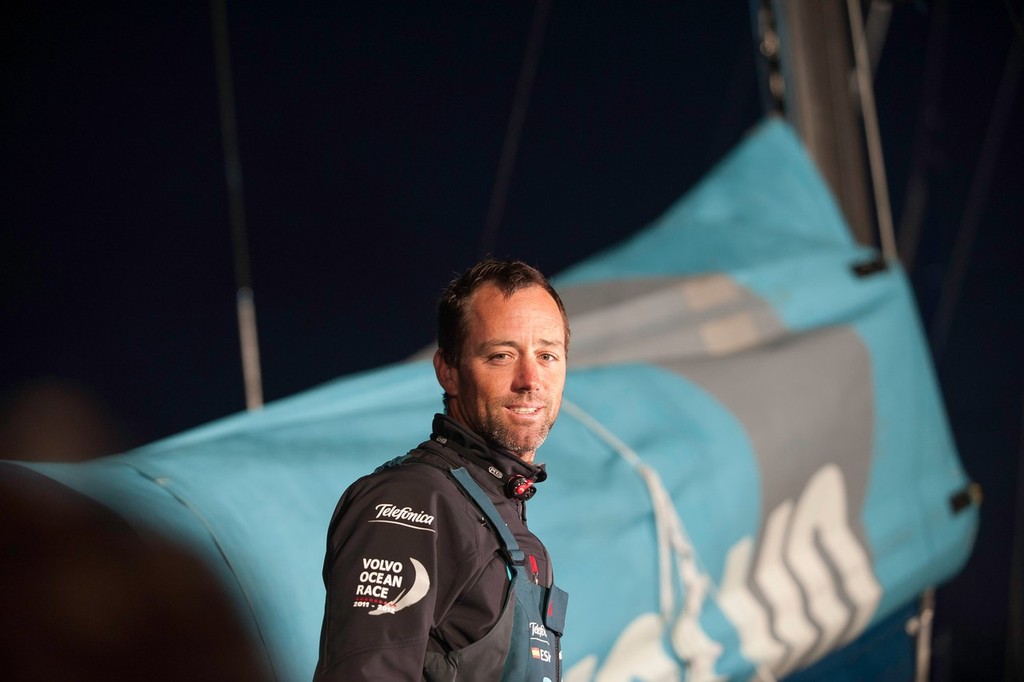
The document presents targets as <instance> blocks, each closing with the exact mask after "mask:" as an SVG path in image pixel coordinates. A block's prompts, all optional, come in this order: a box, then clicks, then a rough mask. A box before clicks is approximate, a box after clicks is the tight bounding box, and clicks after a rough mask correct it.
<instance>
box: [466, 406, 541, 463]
mask: <svg viewBox="0 0 1024 682" xmlns="http://www.w3.org/2000/svg"><path fill="white" fill-rule="evenodd" d="M494 407H495V408H496V410H492V411H488V413H487V414H486V415H485V417H484V423H483V424H482V427H483V428H482V429H481V434H480V435H482V436H484V438H486V439H487V440H489V441H490V442H492V443H494V444H495V445H497V446H499V447H501V448H504V449H505V450H508V451H509V452H512V453H515V454H516V455H518V456H522V455H523V454H524V453H527V452H534V451H535V450H536V449H537V448H539V447H540V446H541V445H543V444H544V441H545V440H547V437H548V433H549V432H550V431H551V427H552V426H553V425H554V423H555V416H556V414H546V416H547V419H546V420H545V421H544V422H542V423H541V425H540V428H539V429H536V430H531V431H529V432H527V433H523V432H522V431H521V429H517V428H516V427H514V426H510V425H509V424H506V423H504V422H503V421H502V420H501V419H500V418H499V417H498V416H497V415H498V414H500V410H504V406H503V405H495V406H494ZM544 409H545V411H547V410H549V409H550V406H547V405H546V406H545V407H544Z"/></svg>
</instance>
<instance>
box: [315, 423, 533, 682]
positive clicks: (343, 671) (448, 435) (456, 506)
mask: <svg viewBox="0 0 1024 682" xmlns="http://www.w3.org/2000/svg"><path fill="white" fill-rule="evenodd" d="M454 467H465V468H466V469H467V470H468V471H469V472H470V473H471V475H472V476H473V479H474V480H475V481H476V482H477V483H478V484H479V485H480V486H481V487H482V488H483V489H484V491H486V493H487V495H488V497H490V498H491V501H492V502H494V505H495V506H496V507H497V509H498V512H499V513H500V514H501V516H502V518H503V519H504V520H505V522H506V523H507V524H508V527H509V529H510V530H511V531H512V533H513V535H514V536H515V538H516V540H517V541H518V543H519V545H520V547H521V548H522V549H523V551H524V553H525V554H526V565H525V567H524V568H525V570H526V571H527V574H528V575H530V574H532V573H534V569H535V570H536V574H535V576H534V577H535V578H536V581H537V582H539V583H540V584H541V585H550V584H551V581H552V575H551V568H550V563H549V560H548V555H547V551H546V550H545V549H544V546H543V544H541V542H540V540H538V539H537V537H536V536H535V535H533V533H531V532H530V531H529V530H528V529H527V527H526V513H525V506H524V503H523V502H520V501H517V500H515V499H510V498H509V497H507V496H506V495H505V493H504V488H505V485H506V483H507V481H508V480H509V479H510V478H511V477H512V476H515V475H521V476H525V477H526V478H528V479H532V480H535V481H536V482H540V481H543V480H544V478H546V474H545V472H544V467H543V466H542V465H541V466H534V465H532V464H528V463H526V462H523V461H522V460H521V459H519V458H518V457H517V456H515V455H514V454H512V453H509V452H505V451H502V450H498V449H495V448H492V447H490V446H488V445H487V444H486V443H485V442H484V441H483V440H481V439H480V438H478V437H477V436H476V435H475V434H473V433H471V432H469V431H467V430H465V429H463V428H462V427H461V426H460V425H459V424H457V423H456V422H454V421H453V420H451V419H450V418H448V417H446V416H444V415H437V416H435V418H434V424H433V434H432V436H431V440H430V441H427V442H426V443H423V444H421V445H420V446H419V447H418V448H416V449H415V450H413V451H411V452H410V453H409V455H408V456H407V457H406V458H403V459H402V460H401V462H400V463H397V464H396V465H394V466H387V467H381V468H380V469H378V470H377V471H376V472H375V473H373V474H370V475H369V476H365V477H363V478H361V479H359V480H358V481H356V482H355V483H353V484H352V485H351V486H350V487H349V488H348V490H346V491H345V493H344V495H342V497H341V500H340V501H339V502H338V506H337V508H336V510H335V512H334V517H333V518H332V519H331V525H330V529H329V531H328V536H327V555H326V559H325V561H324V574H323V575H324V584H325V585H326V587H327V604H326V608H325V610H324V621H323V627H322V630H321V634H320V660H319V662H318V663H317V669H316V675H315V677H314V680H316V681H317V682H326V681H328V680H352V681H357V680H388V681H395V680H420V679H422V678H423V661H424V657H425V654H426V652H427V651H432V652H436V653H440V654H445V653H447V652H449V651H451V650H454V649H461V648H462V647H465V646H466V645H468V644H471V643H473V642H475V641H477V640H479V639H480V638H481V637H483V636H484V635H485V634H486V633H487V632H488V631H489V630H490V629H491V627H492V626H493V625H494V624H495V623H496V622H497V619H498V616H499V615H500V613H501V609H502V605H503V603H504V600H505V595H506V592H507V590H508V587H509V580H508V573H507V566H506V563H505V560H504V559H503V557H502V556H501V554H500V549H499V542H498V539H497V538H496V536H495V535H494V532H493V531H492V530H491V528H490V527H489V526H488V525H487V523H486V522H485V521H484V519H483V516H482V514H481V513H480V511H479V509H478V508H477V507H476V505H475V504H474V503H473V502H472V501H471V500H470V499H469V498H468V497H467V496H466V494H465V493H463V492H462V490H461V489H460V488H459V487H458V486H457V485H456V484H455V482H454V481H452V480H451V478H450V475H449V474H448V473H446V470H448V469H451V468H454Z"/></svg>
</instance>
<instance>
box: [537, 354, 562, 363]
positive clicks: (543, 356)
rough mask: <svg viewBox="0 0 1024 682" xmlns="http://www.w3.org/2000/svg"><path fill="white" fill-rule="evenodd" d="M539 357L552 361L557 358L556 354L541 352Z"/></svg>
mask: <svg viewBox="0 0 1024 682" xmlns="http://www.w3.org/2000/svg"><path fill="white" fill-rule="evenodd" d="M540 359H541V360H544V361H545V362H554V361H556V360H558V356H556V355H552V354H551V353H543V354H542V355H541V356H540Z"/></svg>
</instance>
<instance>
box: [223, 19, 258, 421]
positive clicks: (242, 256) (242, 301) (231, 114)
mask: <svg viewBox="0 0 1024 682" xmlns="http://www.w3.org/2000/svg"><path fill="white" fill-rule="evenodd" d="M210 20H211V23H212V24H213V53H214V62H215V64H216V67H217V99H218V101H219V104H220V129H221V137H222V138H223V143H224V176H225V179H226V180H227V187H228V214H229V217H230V220H231V237H232V243H233V245H234V254H235V282H236V285H237V288H238V293H237V295H236V307H237V311H238V335H239V344H240V346H241V349H242V376H243V378H244V381H245V404H246V408H247V409H249V410H257V409H259V408H260V407H262V406H263V387H262V380H261V377H260V350H259V343H258V341H257V338H258V337H257V333H256V307H255V304H254V302H253V294H252V282H251V275H250V271H249V240H248V237H247V236H246V230H245V202H244V200H243V196H242V162H241V159H240V155H239V153H238V122H237V117H236V115H235V92H234V88H233V87H232V76H231V48H230V46H229V44H228V16H227V7H226V0H210Z"/></svg>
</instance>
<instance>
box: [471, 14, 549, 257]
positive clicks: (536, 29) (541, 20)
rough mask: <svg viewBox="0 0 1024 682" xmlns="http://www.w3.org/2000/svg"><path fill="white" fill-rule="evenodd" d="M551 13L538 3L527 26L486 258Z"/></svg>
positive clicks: (484, 244) (483, 248)
mask: <svg viewBox="0 0 1024 682" xmlns="http://www.w3.org/2000/svg"><path fill="white" fill-rule="evenodd" d="M550 11H551V0H539V2H538V3H537V8H536V10H534V13H533V23H532V24H531V25H530V36H529V38H528V39H527V44H526V52H525V53H524V54H523V64H522V67H521V68H520V70H519V83H518V85H517V86H516V97H515V100H514V101H513V103H512V113H511V114H510V115H509V120H508V129H507V130H506V131H505V142H504V143H503V144H502V147H501V159H500V160H499V161H498V173H497V175H496V177H495V179H494V189H493V190H492V191H491V203H490V206H488V208H487V219H486V220H485V221H484V231H483V234H482V235H481V237H480V256H481V257H483V256H487V255H489V254H490V253H491V251H493V249H494V244H495V241H496V240H497V237H498V228H500V227H501V219H502V217H503V216H504V214H505V200H506V198H507V196H508V186H509V184H510V183H511V181H512V169H513V168H514V167H515V165H516V155H517V154H518V153H519V141H520V138H521V137H522V133H523V122H524V121H525V120H526V108H527V105H529V103H530V93H531V91H532V90H533V79H534V77H535V76H536V75H537V64H538V63H539V62H540V49H541V47H542V46H543V44H544V30H545V28H546V27H547V23H548V15H549V14H550Z"/></svg>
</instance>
